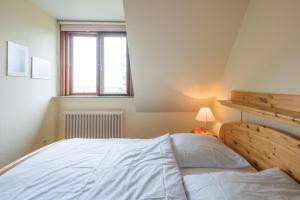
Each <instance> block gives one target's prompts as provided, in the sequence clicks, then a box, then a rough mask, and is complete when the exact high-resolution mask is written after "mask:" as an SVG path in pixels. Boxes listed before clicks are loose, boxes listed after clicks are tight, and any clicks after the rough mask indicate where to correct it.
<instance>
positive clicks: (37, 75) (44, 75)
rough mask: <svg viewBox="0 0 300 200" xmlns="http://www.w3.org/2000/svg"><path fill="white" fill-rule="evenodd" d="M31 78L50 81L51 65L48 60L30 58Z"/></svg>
mask: <svg viewBox="0 0 300 200" xmlns="http://www.w3.org/2000/svg"><path fill="white" fill-rule="evenodd" d="M31 77H32V78H33V79H50V78H51V63H50V62H49V61H48V60H45V59H42V58H38V57H34V56H32V71H31Z"/></svg>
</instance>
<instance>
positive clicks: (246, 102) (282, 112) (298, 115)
mask: <svg viewBox="0 0 300 200" xmlns="http://www.w3.org/2000/svg"><path fill="white" fill-rule="evenodd" d="M219 102H220V103H221V104H222V105H224V106H227V107H231V108H235V109H238V110H240V111H242V112H247V113H252V114H256V115H259V116H263V117H268V118H271V119H273V120H276V121H280V122H283V123H287V124H291V125H295V126H299V127H300V95H286V94H271V93H254V92H240V91H232V92H231V99H230V100H222V101H219Z"/></svg>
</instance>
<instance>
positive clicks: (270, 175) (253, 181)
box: [183, 168, 300, 200]
mask: <svg viewBox="0 0 300 200" xmlns="http://www.w3.org/2000/svg"><path fill="white" fill-rule="evenodd" d="M183 181H184V187H185V191H186V195H187V198H188V199H189V200H236V199H242V200H257V199H272V200H283V199H285V200H287V199H288V200H299V199H300V186H299V185H298V184H297V183H296V182H295V181H294V180H292V179H291V178H290V177H289V176H288V175H287V174H285V173H284V172H282V171H280V170H279V169H277V168H272V169H267V170H264V171H261V172H257V173H240V172H216V173H209V174H193V175H187V176H183Z"/></svg>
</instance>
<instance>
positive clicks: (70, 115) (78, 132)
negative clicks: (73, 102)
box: [64, 111, 123, 139]
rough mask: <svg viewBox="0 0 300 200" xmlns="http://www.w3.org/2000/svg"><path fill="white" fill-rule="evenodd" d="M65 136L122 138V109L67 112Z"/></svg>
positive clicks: (67, 137)
mask: <svg viewBox="0 0 300 200" xmlns="http://www.w3.org/2000/svg"><path fill="white" fill-rule="evenodd" d="M64 115H65V138H66V139H69V138H121V137H122V136H123V112H122V111H95V112H93V111H73V112H65V113H64Z"/></svg>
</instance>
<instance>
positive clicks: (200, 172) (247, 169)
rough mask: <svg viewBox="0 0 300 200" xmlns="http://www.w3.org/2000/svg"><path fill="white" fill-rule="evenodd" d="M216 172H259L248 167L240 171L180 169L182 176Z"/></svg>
mask: <svg viewBox="0 0 300 200" xmlns="http://www.w3.org/2000/svg"><path fill="white" fill-rule="evenodd" d="M214 172H257V170H256V169H255V168H254V167H252V166H248V167H245V168H239V169H223V168H180V173H181V175H182V176H185V175H191V174H207V173H214Z"/></svg>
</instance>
